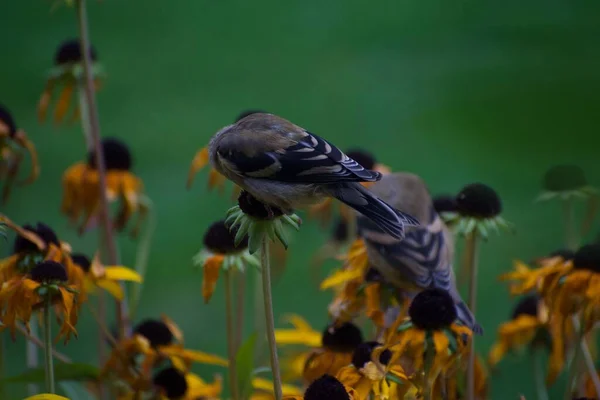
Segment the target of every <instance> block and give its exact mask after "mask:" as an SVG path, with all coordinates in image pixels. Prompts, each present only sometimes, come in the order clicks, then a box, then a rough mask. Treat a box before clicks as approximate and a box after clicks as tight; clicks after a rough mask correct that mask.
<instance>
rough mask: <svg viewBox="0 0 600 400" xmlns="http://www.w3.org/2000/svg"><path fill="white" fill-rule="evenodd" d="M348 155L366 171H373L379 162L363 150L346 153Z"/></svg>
mask: <svg viewBox="0 0 600 400" xmlns="http://www.w3.org/2000/svg"><path fill="white" fill-rule="evenodd" d="M346 155H347V156H348V157H350V158H351V159H353V160H354V161H356V162H357V163H359V164H360V165H362V167H363V168H365V169H373V168H374V167H375V164H376V163H377V161H376V160H375V157H374V156H373V154H371V153H369V152H368V151H365V150H361V149H352V150H348V151H347V152H346Z"/></svg>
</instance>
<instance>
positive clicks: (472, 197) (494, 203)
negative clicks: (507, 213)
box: [456, 183, 502, 218]
mask: <svg viewBox="0 0 600 400" xmlns="http://www.w3.org/2000/svg"><path fill="white" fill-rule="evenodd" d="M456 206H457V209H458V212H459V213H460V214H461V215H464V216H468V217H474V218H494V217H496V216H498V215H499V214H500V213H501V212H502V201H501V200H500V197H499V196H498V193H496V191H495V190H494V189H492V188H491V187H489V186H487V185H484V184H483V183H472V184H470V185H467V186H465V187H464V188H463V189H462V190H461V191H460V193H459V194H458V195H457V196H456Z"/></svg>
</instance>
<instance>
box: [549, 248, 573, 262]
mask: <svg viewBox="0 0 600 400" xmlns="http://www.w3.org/2000/svg"><path fill="white" fill-rule="evenodd" d="M550 257H561V258H562V259H563V260H565V261H568V260H572V259H573V258H574V257H575V252H574V251H573V250H569V249H560V250H556V251H553V252H552V253H550Z"/></svg>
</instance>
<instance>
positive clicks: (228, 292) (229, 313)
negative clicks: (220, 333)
mask: <svg viewBox="0 0 600 400" xmlns="http://www.w3.org/2000/svg"><path fill="white" fill-rule="evenodd" d="M232 286H233V281H232V276H231V269H228V270H226V271H225V316H226V324H227V327H226V329H227V356H228V357H229V390H230V392H231V398H232V399H233V400H239V398H240V395H239V391H238V386H237V383H238V380H237V373H236V364H235V356H236V348H235V347H236V346H235V336H234V335H235V328H234V326H233V319H234V317H235V316H234V315H233V305H232V303H233V297H232V296H233V290H232Z"/></svg>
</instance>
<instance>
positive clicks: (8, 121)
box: [0, 104, 17, 136]
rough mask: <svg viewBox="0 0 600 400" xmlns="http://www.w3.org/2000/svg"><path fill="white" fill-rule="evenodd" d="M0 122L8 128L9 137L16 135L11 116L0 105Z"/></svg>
mask: <svg viewBox="0 0 600 400" xmlns="http://www.w3.org/2000/svg"><path fill="white" fill-rule="evenodd" d="M0 121H2V122H3V123H4V124H5V125H6V126H8V133H9V134H10V136H14V135H15V133H17V125H16V123H15V120H14V119H13V116H12V114H11V113H10V111H8V108H6V107H4V106H3V105H2V104H0Z"/></svg>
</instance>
